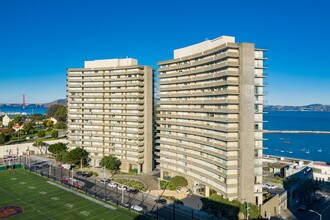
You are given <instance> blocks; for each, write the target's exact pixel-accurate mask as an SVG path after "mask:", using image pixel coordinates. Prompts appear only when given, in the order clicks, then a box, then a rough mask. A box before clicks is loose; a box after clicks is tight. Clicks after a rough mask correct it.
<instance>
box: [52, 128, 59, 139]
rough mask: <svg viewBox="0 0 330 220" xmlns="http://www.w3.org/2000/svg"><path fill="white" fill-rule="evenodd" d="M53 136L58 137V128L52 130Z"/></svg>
mask: <svg viewBox="0 0 330 220" xmlns="http://www.w3.org/2000/svg"><path fill="white" fill-rule="evenodd" d="M52 138H58V131H56V130H53V131H52Z"/></svg>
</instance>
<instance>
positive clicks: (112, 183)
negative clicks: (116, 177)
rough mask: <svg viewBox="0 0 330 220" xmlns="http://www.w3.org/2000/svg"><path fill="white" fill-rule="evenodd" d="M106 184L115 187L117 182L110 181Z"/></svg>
mask: <svg viewBox="0 0 330 220" xmlns="http://www.w3.org/2000/svg"><path fill="white" fill-rule="evenodd" d="M108 186H110V187H115V188H116V187H117V186H118V184H117V183H114V182H110V183H109V184H108Z"/></svg>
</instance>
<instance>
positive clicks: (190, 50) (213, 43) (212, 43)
mask: <svg viewBox="0 0 330 220" xmlns="http://www.w3.org/2000/svg"><path fill="white" fill-rule="evenodd" d="M225 43H235V37H230V36H221V37H218V38H215V39H213V40H205V41H203V42H201V43H198V44H194V45H191V46H188V47H183V48H180V49H176V50H174V59H176V58H180V57H185V56H190V55H192V54H196V53H200V52H203V51H205V50H209V49H212V48H214V47H217V46H220V45H222V44H225Z"/></svg>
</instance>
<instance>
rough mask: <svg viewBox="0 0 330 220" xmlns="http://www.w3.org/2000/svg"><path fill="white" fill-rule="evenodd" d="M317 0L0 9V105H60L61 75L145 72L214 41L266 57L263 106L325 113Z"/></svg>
mask: <svg viewBox="0 0 330 220" xmlns="http://www.w3.org/2000/svg"><path fill="white" fill-rule="evenodd" d="M328 2H329V1H326V0H323V1H322V0H313V1H307V0H299V1H298V0H290V1H288V0H276V1H265V0H262V1H259V0H250V1H239V0H236V1H228V0H226V1H222V0H200V1H196V0H175V1H174V0H149V1H147V0H139V1H137V0H125V1H115V0H113V1H112V0H103V1H102V0H29V1H27V0H0V65H1V68H0V103H1V102H6V103H9V102H10V103H12V102H21V100H22V95H23V94H26V96H27V102H28V103H41V102H48V101H53V100H55V99H59V98H65V97H66V68H74V67H83V61H85V60H93V59H109V58H125V57H126V56H128V57H133V58H137V59H138V60H139V63H140V64H145V65H152V66H154V67H155V68H156V62H157V61H161V60H167V59H171V58H172V56H173V50H174V49H176V48H180V47H184V46H188V45H191V44H195V43H199V42H201V41H203V40H205V39H206V38H208V39H213V38H216V37H218V36H221V35H229V36H235V37H236V41H237V42H254V43H255V44H256V46H257V47H259V48H267V49H268V52H267V57H268V58H269V60H268V61H267V65H268V66H269V68H268V70H266V72H267V73H268V74H269V77H268V79H267V80H266V81H267V82H268V84H269V85H268V87H267V88H266V91H268V95H267V96H266V100H267V103H268V104H285V105H304V104H311V103H321V104H330V99H329V96H330V54H329V51H330V43H329V36H330V13H329V10H330V3H328Z"/></svg>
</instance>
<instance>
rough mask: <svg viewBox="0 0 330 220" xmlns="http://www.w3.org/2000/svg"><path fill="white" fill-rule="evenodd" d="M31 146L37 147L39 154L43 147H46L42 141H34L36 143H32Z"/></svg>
mask: <svg viewBox="0 0 330 220" xmlns="http://www.w3.org/2000/svg"><path fill="white" fill-rule="evenodd" d="M32 145H33V146H35V147H37V148H38V149H39V151H40V153H42V150H43V147H44V146H46V145H47V144H46V143H45V142H43V141H42V140H36V142H34V143H33V144H32Z"/></svg>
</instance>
